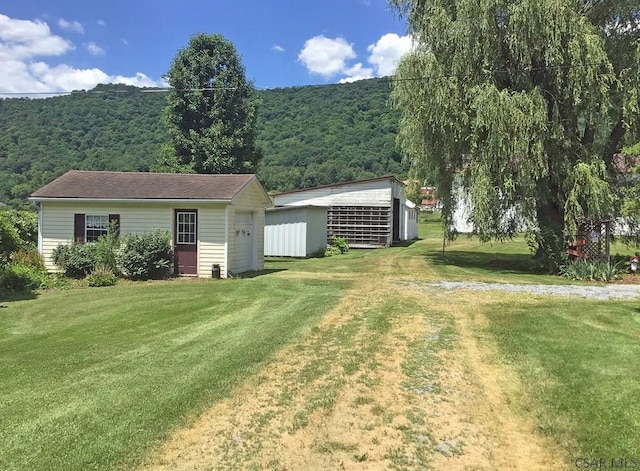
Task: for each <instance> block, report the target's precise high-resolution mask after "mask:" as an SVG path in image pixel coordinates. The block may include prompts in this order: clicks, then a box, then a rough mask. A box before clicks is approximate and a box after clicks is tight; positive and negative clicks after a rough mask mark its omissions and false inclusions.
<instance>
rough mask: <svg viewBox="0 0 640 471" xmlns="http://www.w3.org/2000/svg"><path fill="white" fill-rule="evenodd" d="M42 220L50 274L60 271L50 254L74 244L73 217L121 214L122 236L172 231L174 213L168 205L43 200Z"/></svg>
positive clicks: (43, 250)
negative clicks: (54, 250) (156, 230)
mask: <svg viewBox="0 0 640 471" xmlns="http://www.w3.org/2000/svg"><path fill="white" fill-rule="evenodd" d="M40 211H41V218H42V226H41V232H42V256H43V258H44V260H45V266H46V267H47V269H48V270H50V271H57V267H56V266H55V264H54V263H53V261H52V260H51V254H52V252H53V249H55V248H56V247H57V246H58V245H60V244H71V243H73V229H74V214H77V213H79V214H119V215H120V234H122V235H124V234H129V233H134V234H141V233H144V232H150V231H152V230H153V229H160V230H163V231H169V232H171V230H172V218H173V213H172V209H171V206H169V205H154V206H150V205H140V204H129V205H124V204H122V205H115V204H108V203H93V204H91V203H82V204H77V203H76V204H74V203H72V202H64V201H63V202H60V203H58V202H53V201H44V202H42V203H40Z"/></svg>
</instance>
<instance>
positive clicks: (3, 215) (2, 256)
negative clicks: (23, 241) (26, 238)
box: [0, 211, 20, 267]
mask: <svg viewBox="0 0 640 471" xmlns="http://www.w3.org/2000/svg"><path fill="white" fill-rule="evenodd" d="M19 247H20V236H19V235H18V231H17V230H16V228H15V227H14V226H13V223H12V221H11V219H10V218H9V212H8V211H0V267H2V266H3V265H6V264H7V263H8V262H9V257H10V255H11V254H12V253H13V252H15V251H16V250H18V248H19Z"/></svg>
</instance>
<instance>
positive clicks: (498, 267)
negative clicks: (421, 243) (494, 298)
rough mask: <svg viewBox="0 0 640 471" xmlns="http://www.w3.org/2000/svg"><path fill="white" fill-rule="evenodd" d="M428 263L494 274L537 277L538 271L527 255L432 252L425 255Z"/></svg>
mask: <svg viewBox="0 0 640 471" xmlns="http://www.w3.org/2000/svg"><path fill="white" fill-rule="evenodd" d="M425 257H426V260H427V261H428V262H429V263H432V264H434V265H440V266H455V267H460V268H466V269H476V270H486V271H490V272H496V273H518V274H531V275H538V274H540V273H541V272H540V270H539V269H538V268H537V266H536V264H535V263H534V261H533V260H532V258H531V255H529V254H511V253H496V252H493V253H482V252H472V251H466V250H446V251H445V253H444V258H443V256H442V251H441V250H433V251H430V252H427V254H426V255H425Z"/></svg>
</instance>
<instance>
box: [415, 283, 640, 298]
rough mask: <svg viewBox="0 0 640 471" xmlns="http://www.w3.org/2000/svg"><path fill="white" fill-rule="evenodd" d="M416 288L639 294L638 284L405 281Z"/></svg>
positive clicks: (576, 294) (604, 295) (584, 295)
mask: <svg viewBox="0 0 640 471" xmlns="http://www.w3.org/2000/svg"><path fill="white" fill-rule="evenodd" d="M405 284H406V285H408V286H412V287H416V288H441V289H446V290H455V289H468V290H474V291H507V292H510V293H527V294H536V295H541V296H571V297H580V298H590V299H600V300H606V299H635V298H637V297H639V296H640V285H605V286H578V285H516V284H512V283H482V282H478V281H439V282H437V283H426V282H424V283H422V282H406V283H405Z"/></svg>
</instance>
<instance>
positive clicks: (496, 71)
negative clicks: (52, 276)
mask: <svg viewBox="0 0 640 471" xmlns="http://www.w3.org/2000/svg"><path fill="white" fill-rule="evenodd" d="M601 65H603V64H602V63H599V64H562V65H550V66H542V67H524V68H521V69H481V71H480V72H481V73H483V74H485V75H492V74H524V73H531V72H541V71H545V70H551V71H553V70H568V69H582V68H587V67H598V66H601ZM471 76H472V74H471V73H460V74H440V75H429V76H425V77H392V76H386V77H378V78H381V79H384V78H387V79H390V80H393V81H396V82H409V81H411V82H414V81H418V80H425V79H427V78H429V79H440V78H458V79H464V78H468V77H471ZM333 85H338V84H333ZM303 86H304V87H323V86H325V85H299V86H295V87H278V88H300V87H303ZM237 89H238V87H217V88H186V89H180V90H176V91H182V92H186V91H200V92H205V91H216V90H237ZM171 90H175V89H174V88H170V87H169V88H148V89H147V88H138V87H136V88H135V89H134V90H72V91H54V92H2V91H0V95H76V94H77V95H81V94H107V93H122V94H126V93H166V92H169V91H171ZM257 90H266V89H260V88H259V89H257Z"/></svg>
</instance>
